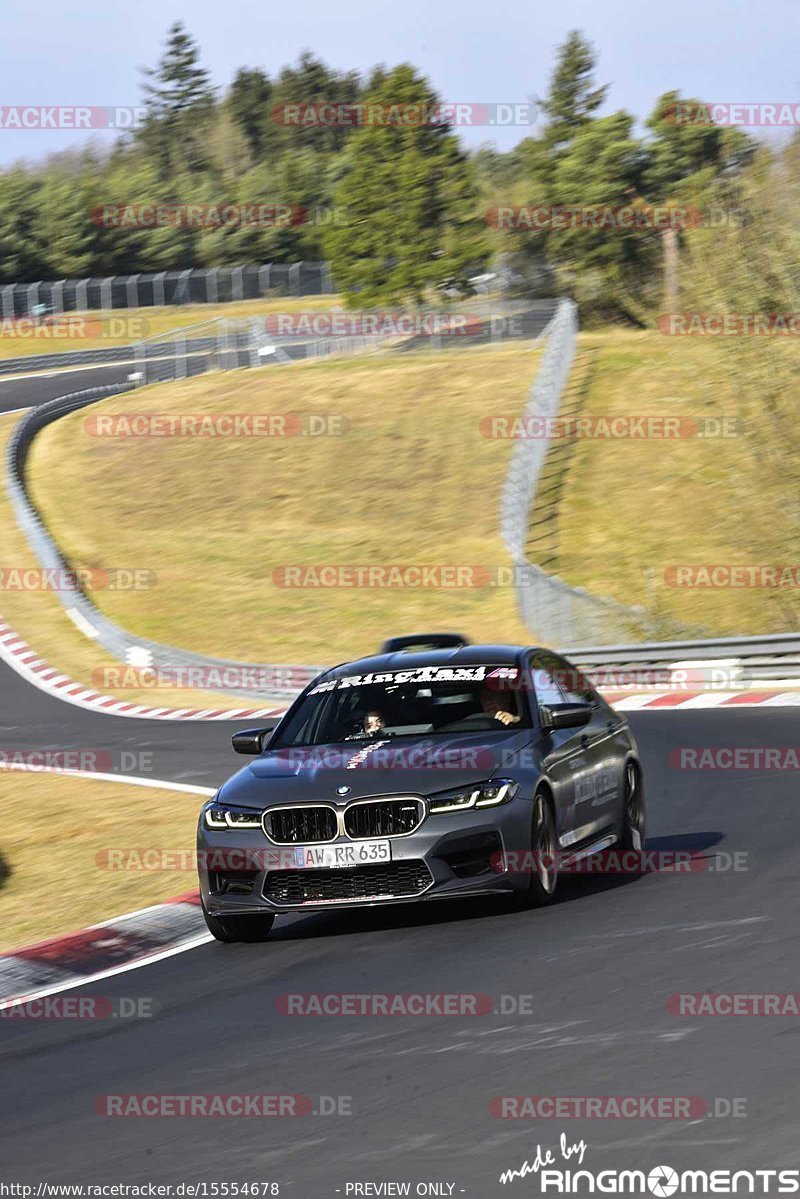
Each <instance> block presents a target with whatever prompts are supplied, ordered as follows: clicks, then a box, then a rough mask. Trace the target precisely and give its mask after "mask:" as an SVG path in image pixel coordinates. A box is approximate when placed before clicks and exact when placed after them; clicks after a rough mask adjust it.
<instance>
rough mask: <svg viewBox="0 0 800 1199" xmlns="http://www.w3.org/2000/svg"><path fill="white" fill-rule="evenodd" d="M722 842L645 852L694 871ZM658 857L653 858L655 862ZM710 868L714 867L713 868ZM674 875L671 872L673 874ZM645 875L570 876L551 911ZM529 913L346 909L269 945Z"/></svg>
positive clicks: (484, 901)
mask: <svg viewBox="0 0 800 1199" xmlns="http://www.w3.org/2000/svg"><path fill="white" fill-rule="evenodd" d="M722 840H724V834H723V833H721V832H711V831H709V832H697V833H676V834H673V835H671V836H665V837H653V838H651V839H650V840H648V842H647V853H648V854H655V855H664V860H665V861H668V860H669V858H670V857H672V858H674V857H675V855H676V854H681V855H685V854H691V855H692V856H693V857H694V858H696V859H697V862H698V868H699V869H705V868H707V866H708V864H709V863H713V858H714V854H713V853H709V850H711V849H712V848H713V847H714V846H716V845H719V843H720V842H721V841H722ZM657 860H658V857H656V861H657ZM712 868H713V867H712ZM671 873H672V872H671ZM645 877H646V875H644V874H630V873H611V874H572V875H563V876H562V877H561V878H560V880H559V890H558V898H557V900H556V902H555V904H554V905H553V906H552V908H549V909H546V910H549V911H554V910H557V909H558V908H559V907H560V906H561V905H562V904H564V903H573V902H575V901H576V900H587V899H590V898H592V897H595V896H598V895H603V894H605V893H606V892H609V891H616V890H617V889H618V888H620V887H627V886H630V885H631V884H633V883H638V882H641V881H643V879H644V878H645ZM526 913H527V914H529V913H530V909H527V908H526V907H525V905H524V903H523V902H520V897H518V896H512V895H504V894H501V893H498V894H497V895H496V896H494V895H483V896H475V897H474V898H463V899H455V898H454V899H442V900H436V901H433V900H431V901H430V902H428V903H408V904H392V905H391V906H389V907H381V906H375V907H373V908H352V909H350V910H349V911H338V912H314V913H311V912H309V914H308V915H307V916H304V915H302V914H300V913H298V914H297V916H295V917H294V918H293V919H292V921H291V923H288V924H284V923H283V922H282V921H281V922H279V924H278V925H277V926H276V928H275V930H274V931H273V932H272V934H271V935H270V941H298V940H303V939H305V938H306V937H332V936H337V937H340V936H349V935H353V934H357V933H371V932H383V931H388V930H390V929H403V928H421V927H424V926H426V925H431V926H435V925H441V924H454V923H459V922H462V921H466V920H485V919H491V918H495V919H496V918H497V917H502V916H509V915H514V914H517V915H525V914H526Z"/></svg>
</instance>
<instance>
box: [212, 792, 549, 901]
mask: <svg viewBox="0 0 800 1199" xmlns="http://www.w3.org/2000/svg"><path fill="white" fill-rule="evenodd" d="M531 814H532V801H531V800H530V799H525V798H524V797H523V796H521V795H517V796H515V798H514V799H513V800H511V802H510V803H507V804H502V805H500V806H498V807H497V808H493V809H485V810H482V811H480V810H477V811H465V812H448V813H441V814H439V815H429V816H427V818H426V819H425V820H424V821H423V823H422V824H421V825H420V827H419V828H418V829H417V830H416V831H415V832H413V833H411V834H409V835H406V836H397V837H389V838H387V839H388V840H389V841H390V842H391V847H392V861H391V864H387V867H386V870H385V871H384V872H381V871H380V870H379V868H378V867H366V866H364V867H359V866H356V867H344V868H330V869H329V868H326V869H324V870H323V869H319V870H316V869H311V870H291V869H288V870H287V869H286V866H285V862H286V860H287V858H290V857H291V847H288V846H276V845H273V844H272V843H271V842H270V841H269V840H268V839H267V837H266V836H265V835H264V834H263V833H262V832H261V831H260V830H255V829H253V830H247V831H245V830H241V829H235V830H234V829H231V830H226V831H220V832H216V831H212V830H210V829H207V828H205V827H204V826H202V824H201V826H200V828H199V831H198V840H197V846H198V861H199V875H200V891H201V894H202V897H203V903H204V904H205V906H206V908H207V910H208V911H209V912H210V913H212V914H213V915H220V916H222V915H226V916H230V915H245V914H250V913H255V912H260V913H267V912H270V913H281V912H297V911H311V910H325V909H330V908H363V907H373V906H378V905H383V904H396V903H421V902H428V901H430V900H435V899H454V898H458V897H460V896H469V895H484V894H496V893H504V892H505V893H508V892H512V891H519V890H524V889H525V888H526V887H527V886H528V884H529V879H528V878H527V877H525V876H524V875H519V874H514V873H513V872H511V871H508V870H506V869H505V862H504V859H503V855H504V852H505V850H506V849H507V848H511V847H513V848H514V849H517V850H518V849H519V848H520V847H522V846H526V845H529V843H530V831H531ZM332 844H333V845H354V844H358V842H354V841H352V840H350V839H349V838H347V837H339V838H337V840H336V841H334V842H332ZM287 850H288V851H289V852H288V854H287ZM281 855H283V856H282V857H281ZM279 861H280V862H282V863H283V864H281V865H278V862H279ZM220 865H222V866H223V867H230V869H220V868H219V867H220ZM234 867H239V869H235V868H234ZM241 867H244V869H242V868H241ZM370 871H371V872H372V873H370ZM312 875H320V876H325V877H324V878H321V879H320V885H319V887H315V886H314V885H313V879H311V877H310V876H312ZM289 876H291V877H289ZM335 876H338V877H335ZM362 876H363V877H362ZM412 886H413V889H412V890H411V891H409V887H412ZM304 892H305V893H311V894H312V896H314V895H316V897H312V898H306V899H302V898H300V896H301V895H302V894H303V893H304ZM323 892H324V893H325V896H326V897H325V898H322V897H321V896H322V893H323ZM331 896H332V897H331ZM298 900H299V901H298Z"/></svg>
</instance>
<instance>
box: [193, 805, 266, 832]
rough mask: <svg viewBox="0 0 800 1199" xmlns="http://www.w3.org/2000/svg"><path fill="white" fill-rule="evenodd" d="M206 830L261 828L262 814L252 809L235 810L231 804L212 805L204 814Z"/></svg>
mask: <svg viewBox="0 0 800 1199" xmlns="http://www.w3.org/2000/svg"><path fill="white" fill-rule="evenodd" d="M203 823H204V824H205V826H206V828H211V829H215V830H217V831H221V830H223V829H229V828H261V813H260V812H254V811H253V810H252V808H233V807H231V806H230V804H222V803H216V802H214V803H211V804H209V805H208V807H207V808H206V809H205V810H204V812H203Z"/></svg>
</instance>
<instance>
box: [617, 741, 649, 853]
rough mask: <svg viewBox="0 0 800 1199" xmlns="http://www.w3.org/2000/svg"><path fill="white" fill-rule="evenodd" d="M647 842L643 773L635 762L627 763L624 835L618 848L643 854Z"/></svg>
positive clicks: (624, 794) (623, 814) (623, 808)
mask: <svg viewBox="0 0 800 1199" xmlns="http://www.w3.org/2000/svg"><path fill="white" fill-rule="evenodd" d="M646 841H647V811H646V808H645V803H644V786H643V783H642V772H641V770H640V769H639V766H638V765H637V763H636V762H634V761H629V762H626V763H625V784H624V787H623V807H622V833H621V835H620V838H619V841H618V842H617V846H618V848H619V849H621V850H634V851H635V852H636V853H641V852H642V851H643V850H644V847H645V844H646Z"/></svg>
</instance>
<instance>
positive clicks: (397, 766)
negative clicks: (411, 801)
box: [219, 729, 532, 807]
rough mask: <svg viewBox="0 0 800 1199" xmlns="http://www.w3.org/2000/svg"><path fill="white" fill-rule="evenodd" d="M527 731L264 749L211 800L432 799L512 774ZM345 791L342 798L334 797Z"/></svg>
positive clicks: (526, 741)
mask: <svg viewBox="0 0 800 1199" xmlns="http://www.w3.org/2000/svg"><path fill="white" fill-rule="evenodd" d="M531 737H532V732H531V730H530V729H523V730H519V731H513V730H509V731H508V732H503V733H491V734H486V733H464V734H461V735H454V736H448V737H443V736H441V735H438V736H434V737H431V736H424V735H423V736H419V737H399V738H396V739H392V740H388V741H381V740H379V739H376V740H374V741H372V740H369V741H348V742H345V743H342V742H339V743H337V744H335V745H316V746H311V747H303V748H298V749H278V750H268V751H267V752H266V753H264V754H262V755H261V756H260V757H258V758H256V759H255V760H254V761H253V762H251V763H250V764H249V765H247V766H245V767H244V768H243V769H242V770H240V771H238V773H237V774H235V775H233V777H232V778H230V779H229V780H228V781H227V783H225V785H224V786H223V787H222V789H221V791H220V794H219V798H220V799H223V800H225V801H226V802H228V803H237V804H242V805H243V806H245V807H263V806H264V805H265V804H268V803H278V802H280V803H292V802H298V803H299V802H304V803H307V802H308V801H309V800H325V801H326V802H328V803H334V804H336V803H338V804H346V803H349V802H350V801H351V800H353V799H360V798H363V797H365V796H369V795H409V794H410V795H432V794H435V792H437V791H446V790H449V789H450V788H451V787H463V786H468V785H470V784H474V783H479V782H483V781H485V780H486V779H489V778H492V776H494V775H498V776H500V775H502V774H503V773H509V772H510V773H512V774H513V773H514V766H515V763H517V761H518V756H519V753H520V750H522V749H523V748H524V747H525V746H526V745H528V744H529V743H530V740H531ZM342 787H347V788H348V791H347V793H346V794H344V795H338V794H337V791H338V790H339V789H340V788H342Z"/></svg>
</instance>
